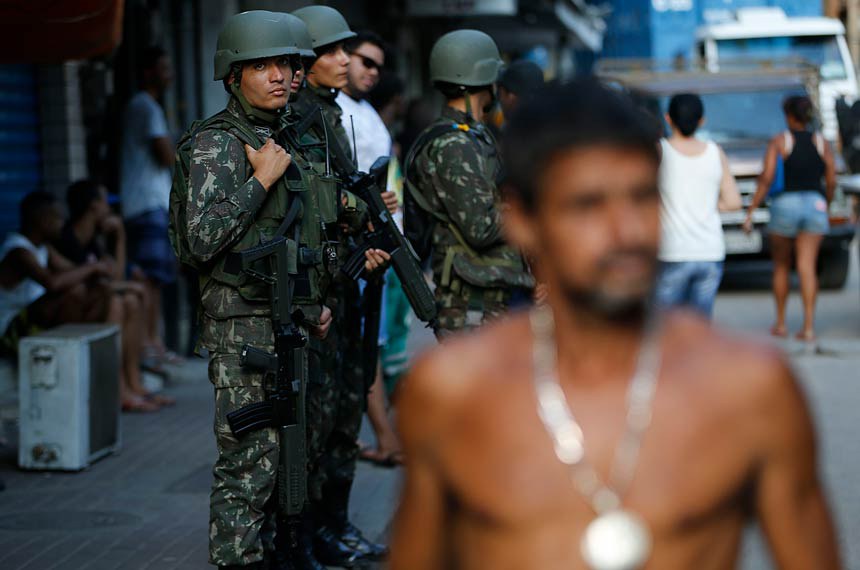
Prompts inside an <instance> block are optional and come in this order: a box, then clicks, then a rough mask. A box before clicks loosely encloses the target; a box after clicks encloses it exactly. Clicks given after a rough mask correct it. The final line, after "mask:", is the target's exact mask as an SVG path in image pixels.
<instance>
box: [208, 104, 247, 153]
mask: <svg viewBox="0 0 860 570" xmlns="http://www.w3.org/2000/svg"><path fill="white" fill-rule="evenodd" d="M225 125H226V126H227V127H229V129H232V130H233V131H235V132H234V133H232V134H234V135H236V137H237V138H238V139H239V140H240V141H242V142H243V143H245V144H247V145H249V146H251V147H253V148H254V150H259V149H260V147H261V146H263V142H262V141H260V137H259V135H257V133H256V132H255V131H254V130H253V129H251V128H249V127H248V125H246V124H245V123H243V122H242V121H240V120H239V119H238V118H237V117H235V116H234V115H233V114H232V113H230V112H229V111H227V110H224V111H221V112H220V113H218V114H216V115H213V116H212V117H211V118H210V119H207V120H206V121H204V122H203V124H201V125H200V128H199V129H198V132H199V131H202V130H205V129H219V128H220V129H222V130H225V131H226V130H229V129H227V128H224V127H225Z"/></svg>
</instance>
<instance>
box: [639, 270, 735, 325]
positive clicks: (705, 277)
mask: <svg viewBox="0 0 860 570" xmlns="http://www.w3.org/2000/svg"><path fill="white" fill-rule="evenodd" d="M722 278H723V262H722V261H661V262H660V273H659V276H658V277H657V287H656V290H655V294H656V297H657V304H658V305H660V306H661V307H663V308H670V307H688V308H691V309H694V310H696V311H698V312H699V313H701V314H702V315H704V316H706V317H710V316H711V313H712V312H713V310H714V299H715V298H716V296H717V290H718V289H719V288H720V281H722Z"/></svg>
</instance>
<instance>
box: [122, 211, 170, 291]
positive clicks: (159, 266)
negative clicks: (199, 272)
mask: <svg viewBox="0 0 860 570" xmlns="http://www.w3.org/2000/svg"><path fill="white" fill-rule="evenodd" d="M125 228H126V233H127V234H128V258H129V261H130V262H131V263H132V264H134V265H137V266H138V267H140V269H141V271H143V273H144V274H146V276H147V277H149V278H150V279H152V280H153V281H157V282H159V283H161V284H168V283H173V282H174V281H176V274H177V261H176V255H174V253H173V248H172V247H171V245H170V238H168V237H167V210H161V209H158V210H150V211H149V212H144V213H143V214H140V215H138V216H135V217H133V218H129V219H127V220H126V221H125Z"/></svg>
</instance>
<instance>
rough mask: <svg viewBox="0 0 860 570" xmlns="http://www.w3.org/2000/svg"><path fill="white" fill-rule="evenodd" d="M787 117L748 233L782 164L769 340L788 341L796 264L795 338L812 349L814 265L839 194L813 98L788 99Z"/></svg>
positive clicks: (773, 226)
mask: <svg viewBox="0 0 860 570" xmlns="http://www.w3.org/2000/svg"><path fill="white" fill-rule="evenodd" d="M783 111H784V112H785V121H786V123H787V125H788V131H786V132H784V133H780V134H779V135H776V136H775V137H774V138H773V139H772V140H771V141H770V145H768V149H767V154H766V155H765V160H764V172H762V175H761V177H759V181H758V188H757V189H756V193H755V196H753V199H752V202H751V203H750V206H749V210H748V212H747V217H746V220H745V221H744V230H745V231H747V232H751V231H753V223H752V215H753V212H754V211H755V210H756V208H758V206H759V204H761V203H762V202H763V201H764V200H765V198H766V197H767V196H768V193H769V192H770V189H771V185H772V183H773V181H774V177H775V174H776V171H777V163H778V161H779V160H782V162H783V175H784V181H783V184H782V191H781V192H780V193H779V194H777V195H776V196H775V197H774V198H773V199H772V200H771V202H770V222H769V223H768V226H767V232H768V243H769V245H770V253H771V258H772V259H773V294H774V298H775V300H776V321H775V323H774V325H773V327H772V328H771V334H773V335H775V336H787V331H786V328H785V307H786V302H787V301H788V291H789V277H790V275H791V265H792V261H793V260H794V261H795V265H796V267H797V274H798V276H799V277H800V291H801V296H802V297H803V328H802V329H801V330H800V331H799V332H798V333H797V338H798V339H799V340H802V341H805V342H809V343H813V342H814V341H815V324H814V323H815V301H816V297H817V296H818V276H817V273H816V265H817V262H818V251H819V250H820V249H821V241H822V239H823V237H824V235H825V234H826V233H827V232H828V231H829V229H830V224H829V219H828V204H829V203H830V200H831V199H832V198H833V191H834V190H835V189H836V167H835V165H834V162H833V153H832V151H831V149H830V145H829V144H828V143H827V142H826V141H825V140H824V139H823V138H822V136H821V135H820V134H819V133H814V132H812V131H811V129H810V124H811V123H812V119H813V116H814V109H813V107H812V102H811V101H810V100H809V97H805V96H793V97H788V98H787V99H786V100H785V102H784V103H783Z"/></svg>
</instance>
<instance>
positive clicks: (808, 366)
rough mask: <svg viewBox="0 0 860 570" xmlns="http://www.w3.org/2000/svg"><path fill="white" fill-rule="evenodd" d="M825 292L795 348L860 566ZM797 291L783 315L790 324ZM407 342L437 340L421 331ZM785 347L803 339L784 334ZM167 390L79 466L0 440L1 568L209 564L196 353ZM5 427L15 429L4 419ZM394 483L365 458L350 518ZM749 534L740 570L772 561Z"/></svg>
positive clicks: (843, 312)
mask: <svg viewBox="0 0 860 570" xmlns="http://www.w3.org/2000/svg"><path fill="white" fill-rule="evenodd" d="M856 260H857V252H856V251H855V252H854V254H853V257H852V263H854V268H853V270H852V275H851V279H850V282H849V284H848V285H847V287H846V288H845V289H844V290H842V291H839V292H826V293H824V294H823V296H822V299H821V303H820V311H819V315H820V316H819V331H820V334H821V337H822V348H823V352H824V353H825V354H823V355H801V354H796V355H794V356H793V360H794V363H795V365H796V367H797V369H798V371H799V372H800V373H801V374H802V375H803V378H804V385H805V387H806V388H807V392H808V394H809V398H810V401H811V403H812V407H813V412H814V415H815V420H816V422H817V425H818V427H819V430H820V438H821V441H822V446H821V447H822V461H823V465H824V476H825V479H826V482H827V486H828V489H829V491H830V493H831V497H832V504H833V506H834V509H835V511H836V515H837V518H838V523H839V530H840V538H841V543H842V547H843V552H844V554H845V558H846V561H847V562H848V564H847V567H848V568H850V569H853V570H860V545H858V544H857V542H856V539H857V538H858V537H860V489H858V488H857V485H856V482H857V477H858V473H860V460H858V458H860V444H858V443H857V441H858V440H857V437H856V432H857V430H856V427H855V422H856V418H857V412H856V410H857V408H858V406H860V374H858V372H857V370H858V368H860V278H858V274H857V273H858V272H857V267H856ZM799 311H800V306H799V300H798V299H797V298H796V296H795V297H793V298H792V302H791V305H790V313H791V318H790V319H789V325H790V327H791V329H792V330H796V329H797V327H798V326H799V324H800V321H799ZM771 318H772V304H771V300H770V295H769V292H768V291H766V290H761V291H749V290H733V291H726V292H723V293H721V295H720V297H719V299H718V301H717V307H716V319H717V321H718V322H719V323H720V324H722V325H724V326H728V327H731V328H734V329H738V330H740V331H743V332H745V333H748V334H752V335H760V334H762V332H764V331H766V330H767V328H768V327H769V325H770V321H771ZM416 333H417V334H416V335H414V336H413V339H412V345H413V348H416V347H420V346H422V345H425V344H427V343H428V342H432V339H431V337H430V335H429V333H427V331H423V330H416ZM785 348H786V349H787V350H789V351H790V352H791V351H796V350H797V349H798V348H799V347H797V346H795V345H794V344H793V343H791V342H789V343H786V345H785ZM171 394H173V395H174V396H176V398H177V401H178V402H177V405H176V406H175V407H174V408H171V409H166V410H163V411H161V412H159V413H157V414H153V415H124V416H123V422H124V423H123V450H122V453H121V454H119V455H117V456H114V457H109V458H107V459H104V460H102V461H100V462H98V463H97V464H95V465H94V466H92V468H90V469H89V470H87V471H84V472H82V473H74V474H65V473H27V472H21V471H18V470H17V469H16V468H15V467H14V465H15V455H14V449H12V448H11V447H10V446H8V445H7V446H5V447H2V446H0V478H2V479H3V480H4V481H5V483H6V486H7V489H6V491H4V492H0V568H3V569H17V568H22V569H28V570H42V569H48V568H58V569H75V570H76V569H88V570H101V569H111V568H124V569H125V568H128V569H143V568H147V569H158V570H161V569H165V570H169V569H174V568H175V569H179V568H182V569H197V568H201V569H202V568H207V567H208V566H207V564H206V521H207V501H208V487H209V481H210V466H211V463H212V460H213V457H214V453H215V450H214V443H213V438H212V435H211V414H212V409H211V408H212V403H211V388H210V386H209V384H208V382H207V381H206V378H205V365H204V363H203V362H202V361H197V362H192V363H189V364H187V365H186V366H185V367H183V369H181V370H180V371H178V373H177V375H176V377H175V382H174V384H173V385H172V387H171ZM5 427H6V428H7V429H6V432H7V437H8V435H9V434H8V432H14V429H10V428H14V426H12V425H11V422H8V421H7V422H6V426H5ZM396 493H397V474H396V472H395V471H392V470H386V469H380V468H373V467H369V466H367V465H364V464H363V465H361V467H360V470H359V474H358V480H357V488H356V492H355V493H354V500H353V505H352V511H353V517H354V520H355V521H356V522H357V523H358V524H359V526H361V527H362V528H364V529H366V530H367V531H368V533H369V534H371V535H372V536H375V537H384V536H385V534H386V529H387V526H388V524H389V521H390V517H391V513H392V510H393V508H394V503H395V500H396ZM769 567H770V565H769V563H768V562H767V558H766V556H764V555H763V553H762V547H761V544H760V542H759V541H758V540H757V539H756V538H755V536H754V535H752V539H751V540H749V541H747V543H746V544H745V547H744V564H743V568H744V570H760V569H761V570H763V569H766V568H769Z"/></svg>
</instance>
